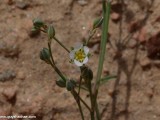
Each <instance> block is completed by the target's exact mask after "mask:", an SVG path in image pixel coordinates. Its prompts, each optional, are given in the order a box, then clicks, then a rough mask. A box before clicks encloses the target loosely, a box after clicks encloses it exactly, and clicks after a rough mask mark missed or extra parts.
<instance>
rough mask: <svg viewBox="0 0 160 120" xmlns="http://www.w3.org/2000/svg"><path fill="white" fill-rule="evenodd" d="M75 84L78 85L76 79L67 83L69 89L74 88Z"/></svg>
mask: <svg viewBox="0 0 160 120" xmlns="http://www.w3.org/2000/svg"><path fill="white" fill-rule="evenodd" d="M75 86H76V82H75V81H74V80H69V81H67V83H66V88H67V90H68V91H71V90H73V89H74V87H75Z"/></svg>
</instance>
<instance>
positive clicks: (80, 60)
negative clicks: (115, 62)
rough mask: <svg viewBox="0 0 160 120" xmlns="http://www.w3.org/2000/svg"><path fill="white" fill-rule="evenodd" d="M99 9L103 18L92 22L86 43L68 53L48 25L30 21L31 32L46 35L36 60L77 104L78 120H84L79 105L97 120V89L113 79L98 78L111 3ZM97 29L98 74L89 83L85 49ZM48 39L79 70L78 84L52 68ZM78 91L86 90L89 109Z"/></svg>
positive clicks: (93, 119)
mask: <svg viewBox="0 0 160 120" xmlns="http://www.w3.org/2000/svg"><path fill="white" fill-rule="evenodd" d="M102 8H103V15H102V17H100V18H98V19H96V20H95V21H94V23H93V27H92V30H91V31H90V34H89V37H88V39H87V40H86V42H85V43H83V44H80V45H78V46H76V47H73V48H72V49H71V50H69V49H68V48H67V47H66V46H65V45H64V44H63V43H62V42H60V40H58V39H57V38H56V36H55V35H56V34H55V29H54V27H53V26H52V25H47V24H45V23H44V22H43V21H41V20H39V19H35V20H34V21H33V31H42V32H44V33H46V34H47V35H48V48H43V49H42V51H41V52H40V59H41V60H43V61H45V62H46V63H47V64H49V65H51V66H52V68H53V69H54V70H55V72H56V73H57V74H58V75H59V76H60V78H61V79H59V80H57V81H56V84H57V85H58V86H59V87H61V88H66V89H67V90H68V91H69V92H71V94H72V95H73V97H74V99H75V100H76V102H77V105H78V108H79V111H80V114H81V118H82V120H84V119H85V118H84V113H83V110H82V106H81V104H83V105H84V106H85V107H86V108H87V109H88V111H89V112H90V116H91V120H95V118H97V120H101V116H100V113H99V108H98V103H97V96H98V90H99V86H100V85H101V83H103V82H104V81H108V80H109V79H111V78H114V76H107V77H104V78H102V77H101V74H102V68H103V62H104V55H105V50H106V43H107V37H108V36H107V35H108V34H107V33H108V24H109V16H110V8H111V1H110V0H108V1H107V5H106V2H105V0H102ZM101 26H102V37H101V46H100V56H99V64H98V71H97V77H96V79H95V81H93V72H92V70H91V69H90V67H89V66H87V65H86V63H87V62H88V60H89V56H90V53H89V48H88V47H87V45H88V43H89V41H90V40H91V39H92V37H93V35H94V33H95V31H96V30H97V29H98V28H100V27H101ZM52 39H54V40H55V41H56V42H57V43H59V45H61V46H62V47H63V48H64V50H66V51H67V52H68V55H69V57H70V61H71V63H74V64H75V65H77V66H78V67H79V68H80V70H81V73H80V80H79V82H76V81H75V80H73V79H68V78H67V76H64V74H63V73H62V72H61V70H60V69H59V68H58V67H57V66H56V64H55V60H54V58H53V56H52V50H51V43H52ZM82 82H83V83H84V86H83V85H82ZM92 82H93V84H92ZM76 88H78V89H76ZM81 89H84V90H86V92H88V93H89V98H90V105H88V104H87V103H86V102H85V101H84V100H83V98H81V96H80V92H81Z"/></svg>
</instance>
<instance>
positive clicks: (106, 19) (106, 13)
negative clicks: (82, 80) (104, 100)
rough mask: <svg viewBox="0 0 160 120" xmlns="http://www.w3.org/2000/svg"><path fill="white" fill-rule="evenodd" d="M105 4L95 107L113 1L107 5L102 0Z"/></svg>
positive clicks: (95, 87) (95, 88)
mask: <svg viewBox="0 0 160 120" xmlns="http://www.w3.org/2000/svg"><path fill="white" fill-rule="evenodd" d="M102 2H103V3H102V5H103V18H104V20H103V24H102V37H101V45H100V46H101V48H100V57H99V64H98V71H97V78H96V82H95V85H94V108H95V105H96V99H97V95H98V89H99V84H100V79H101V75H102V69H103V63H104V56H105V52H106V43H107V38H108V28H109V17H110V9H111V3H110V1H108V3H107V7H106V3H105V0H102Z"/></svg>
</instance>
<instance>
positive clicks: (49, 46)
mask: <svg viewBox="0 0 160 120" xmlns="http://www.w3.org/2000/svg"><path fill="white" fill-rule="evenodd" d="M49 41H50V40H49ZM48 48H49V52H50V55H51V60H52V63H53V64H55V62H54V59H53V55H52V50H51V43H50V42H48Z"/></svg>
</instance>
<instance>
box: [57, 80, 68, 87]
mask: <svg viewBox="0 0 160 120" xmlns="http://www.w3.org/2000/svg"><path fill="white" fill-rule="evenodd" d="M56 84H57V85H58V86H59V87H61V88H64V87H66V81H65V80H62V79H59V80H57V81H56Z"/></svg>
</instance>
